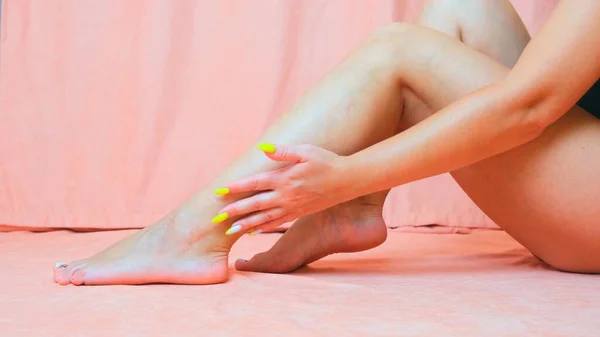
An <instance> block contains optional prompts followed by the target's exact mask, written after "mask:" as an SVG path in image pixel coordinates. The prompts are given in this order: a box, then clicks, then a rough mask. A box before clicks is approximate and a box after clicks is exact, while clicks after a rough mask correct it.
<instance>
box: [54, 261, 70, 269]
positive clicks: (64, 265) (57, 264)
mask: <svg viewBox="0 0 600 337" xmlns="http://www.w3.org/2000/svg"><path fill="white" fill-rule="evenodd" d="M67 266H68V264H66V263H62V262H56V264H55V265H54V268H56V269H61V268H67Z"/></svg>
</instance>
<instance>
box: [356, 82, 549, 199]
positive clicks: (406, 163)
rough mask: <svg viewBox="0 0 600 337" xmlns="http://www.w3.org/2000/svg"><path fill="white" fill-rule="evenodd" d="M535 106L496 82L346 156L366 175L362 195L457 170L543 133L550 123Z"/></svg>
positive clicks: (358, 187) (362, 177)
mask: <svg viewBox="0 0 600 337" xmlns="http://www.w3.org/2000/svg"><path fill="white" fill-rule="evenodd" d="M533 109H535V106H532V105H529V104H526V103H524V102H518V101H515V100H514V97H511V93H510V91H509V90H506V89H505V88H504V85H503V84H502V83H499V84H495V85H492V86H489V87H487V88H484V89H482V90H480V91H478V92H476V93H474V94H472V95H469V96H468V97H466V98H465V99H462V100H460V101H458V102H456V103H454V104H452V105H450V106H448V107H447V108H445V109H443V110H441V111H440V112H438V113H436V114H434V115H433V116H431V117H429V118H428V119H426V120H424V121H422V122H421V123H419V124H417V125H415V126H414V127H412V128H410V129H408V130H406V131H404V132H402V133H400V134H398V135H396V136H394V137H392V138H389V139H387V140H386V141H383V142H381V143H378V144H376V145H374V146H371V147H369V148H367V149H365V150H363V151H360V152H358V153H356V154H354V155H352V156H349V157H346V158H345V166H346V167H347V170H348V171H347V172H348V174H350V175H352V176H354V177H360V179H357V180H356V181H357V182H358V184H357V185H356V186H355V188H356V191H357V193H359V194H361V195H364V194H369V193H372V192H376V191H379V190H384V189H388V188H392V187H394V186H398V185H402V184H405V183H408V182H411V181H415V180H419V179H423V178H426V177H430V176H434V175H437V174H441V173H445V172H450V171H454V170H456V169H459V168H461V167H464V166H467V165H470V164H472V163H475V162H477V161H480V160H482V159H485V158H488V157H491V156H494V155H496V154H499V153H501V152H504V151H507V150H509V149H512V148H514V147H516V146H519V145H521V144H524V143H526V142H528V141H530V140H532V139H534V138H535V137H537V136H538V135H539V134H540V133H541V132H542V130H543V128H544V125H543V124H541V123H540V122H539V121H537V120H536V119H532V118H531V116H532V115H533V114H532V113H531V111H532V110H533ZM530 110H531V111H530Z"/></svg>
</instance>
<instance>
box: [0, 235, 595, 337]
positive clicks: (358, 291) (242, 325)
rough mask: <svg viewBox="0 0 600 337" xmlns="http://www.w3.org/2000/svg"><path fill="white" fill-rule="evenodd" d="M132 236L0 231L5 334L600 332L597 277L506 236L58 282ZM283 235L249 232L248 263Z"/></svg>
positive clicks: (240, 248) (401, 238)
mask: <svg viewBox="0 0 600 337" xmlns="http://www.w3.org/2000/svg"><path fill="white" fill-rule="evenodd" d="M129 233H131V232H130V231H113V232H96V233H72V232H64V231H60V232H49V233H29V232H12V233H0V261H1V263H2V265H3V266H4V271H3V272H2V275H3V281H2V287H1V288H0V336H3V337H4V336H6V337H12V336H89V337H93V336H286V337H291V336H570V337H572V336H598V334H599V333H600V319H599V317H600V303H599V300H600V282H599V281H600V279H599V278H598V277H597V276H586V275H575V274H566V273H560V272H555V271H552V270H550V269H548V268H546V267H544V266H543V265H542V264H540V263H539V262H538V261H537V260H536V259H535V258H534V257H532V256H531V255H530V254H529V253H528V252H527V251H526V250H524V249H523V248H522V247H521V246H519V245H518V244H517V243H515V242H514V241H513V240H512V239H510V238H509V237H508V236H507V234H506V233H504V232H502V231H494V230H479V231H473V232H472V233H471V234H468V235H425V234H410V233H398V232H391V233H390V237H389V239H388V241H387V242H386V243H385V244H383V245H382V246H380V247H378V248H376V249H374V250H371V251H368V252H363V253H359V254H348V255H336V256H331V257H329V258H326V259H324V260H322V261H319V262H317V263H314V264H313V265H311V266H310V267H307V268H304V269H302V270H300V271H298V272H296V273H293V274H288V275H273V274H256V273H241V272H233V275H232V278H231V280H230V281H229V282H228V283H226V284H222V285H214V286H175V285H151V286H105V287H75V286H67V287H61V286H57V285H55V284H54V283H53V282H52V268H53V266H54V262H56V261H68V260H69V259H73V258H77V257H81V256H85V255H88V254H90V253H93V252H95V251H97V250H99V249H100V248H103V247H104V246H106V245H107V244H109V243H111V242H113V241H114V240H116V239H119V238H121V237H124V236H126V235H128V234H129ZM278 235H279V234H265V235H258V236H256V237H245V238H243V239H242V240H241V241H240V242H239V243H238V244H237V245H236V246H235V249H234V251H233V252H232V255H231V257H232V261H233V260H234V259H235V258H237V257H245V258H248V257H250V256H251V255H252V254H253V253H255V252H258V251H260V250H262V249H266V248H268V247H269V246H270V245H271V244H272V243H273V242H274V241H275V240H276V239H277V237H278Z"/></svg>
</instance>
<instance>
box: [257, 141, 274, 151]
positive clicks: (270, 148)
mask: <svg viewBox="0 0 600 337" xmlns="http://www.w3.org/2000/svg"><path fill="white" fill-rule="evenodd" d="M258 148H259V149H260V150H261V151H264V152H266V153H275V145H273V144H269V143H262V144H259V145H258Z"/></svg>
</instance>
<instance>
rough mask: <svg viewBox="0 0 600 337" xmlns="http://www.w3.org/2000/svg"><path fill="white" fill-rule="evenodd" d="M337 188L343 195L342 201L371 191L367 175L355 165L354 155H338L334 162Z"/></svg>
mask: <svg viewBox="0 0 600 337" xmlns="http://www.w3.org/2000/svg"><path fill="white" fill-rule="evenodd" d="M336 165H337V167H338V169H337V170H336V171H337V174H336V182H337V188H338V190H339V191H341V193H342V195H343V196H344V201H347V200H352V199H355V198H358V197H360V196H363V195H366V194H369V193H371V192H370V191H369V188H368V186H369V183H368V179H369V177H367V176H366V175H365V174H364V173H362V168H361V167H360V166H359V165H357V162H356V160H355V157H354V155H350V156H340V157H339V158H338V161H337V163H336Z"/></svg>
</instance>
